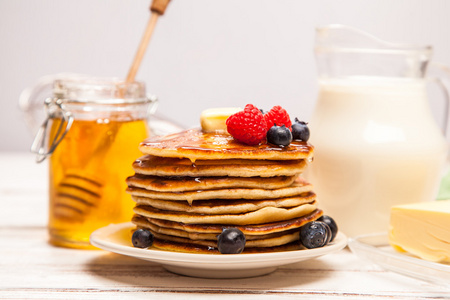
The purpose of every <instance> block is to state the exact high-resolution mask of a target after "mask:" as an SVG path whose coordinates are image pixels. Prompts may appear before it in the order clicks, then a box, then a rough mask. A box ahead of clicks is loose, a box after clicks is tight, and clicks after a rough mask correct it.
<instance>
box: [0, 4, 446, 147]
mask: <svg viewBox="0 0 450 300" xmlns="http://www.w3.org/2000/svg"><path fill="white" fill-rule="evenodd" d="M149 3H150V1H144V0H103V1H100V0H76V1H75V0H71V1H69V0H0V103H1V111H0V141H1V144H0V151H28V149H29V146H30V145H31V141H32V133H31V132H32V131H31V130H29V128H27V126H26V124H25V122H24V118H23V115H22V114H21V112H20V109H19V106H18V98H19V95H20V92H21V91H22V90H23V89H24V88H25V87H27V86H29V85H32V84H33V83H34V82H35V81H36V80H37V79H38V78H40V77H41V76H44V75H49V74H55V73H61V72H75V73H84V74H91V75H97V76H116V77H124V76H125V75H126V74H127V72H128V67H129V65H130V64H131V61H132V59H133V57H134V53H135V51H136V48H137V45H138V43H139V41H140V38H141V35H142V33H143V30H144V27H145V25H146V23H147V20H148V17H149V12H148V6H149ZM449 12H450V1H448V0H365V1H361V0H340V1H336V0H315V1H311V0H290V1H289V0H172V3H171V4H170V5H169V8H168V11H167V12H166V15H164V17H162V18H160V20H159V22H158V25H157V28H156V31H155V35H154V37H153V39H152V41H151V44H150V47H149V49H148V52H147V54H146V56H145V58H144V61H143V64H142V66H141V69H140V71H139V73H138V76H137V78H138V79H139V80H142V81H144V82H146V84H147V89H148V91H149V92H151V93H154V94H156V95H158V96H159V98H160V106H159V109H158V111H159V113H161V114H164V115H166V116H170V117H171V118H172V119H174V120H176V121H178V122H179V123H181V124H183V125H184V126H195V125H198V124H199V122H198V119H199V115H200V112H201V110H203V109H205V108H208V107H217V106H244V105H245V104H246V103H254V104H256V105H258V106H260V107H263V108H266V109H268V108H270V107H272V106H273V105H277V104H280V105H282V106H284V107H285V108H286V109H287V110H288V111H289V112H290V114H291V116H298V117H299V118H301V119H305V120H308V118H309V116H310V115H311V113H312V110H313V108H314V102H315V97H316V92H317V90H316V88H317V87H316V79H315V78H316V71H315V62H314V55H313V41H314V28H315V27H316V26H317V25H323V24H329V23H342V24H346V25H351V26H355V27H358V28H360V29H363V30H366V31H368V32H370V33H372V34H374V35H376V36H378V37H380V38H383V39H386V40H390V41H402V42H410V43H415V44H430V45H433V46H434V48H435V52H434V58H435V60H438V61H440V62H443V63H445V64H447V65H450V22H449ZM439 105H440V103H439V101H437V102H432V106H433V110H434V112H435V113H436V114H438V113H439V110H440V108H439Z"/></svg>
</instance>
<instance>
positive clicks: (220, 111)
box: [200, 107, 242, 132]
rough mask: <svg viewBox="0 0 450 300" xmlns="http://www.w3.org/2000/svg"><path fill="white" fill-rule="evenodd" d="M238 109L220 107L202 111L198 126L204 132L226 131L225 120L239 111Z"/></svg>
mask: <svg viewBox="0 0 450 300" xmlns="http://www.w3.org/2000/svg"><path fill="white" fill-rule="evenodd" d="M241 110H242V108H239V107H220V108H210V109H205V110H204V111H202V113H201V115H200V124H201V125H202V130H203V131H204V132H213V131H218V130H219V131H226V130H227V125H226V120H227V119H228V117H229V116H231V115H232V114H235V113H237V112H239V111H241Z"/></svg>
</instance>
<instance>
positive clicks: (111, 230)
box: [91, 222, 347, 278]
mask: <svg viewBox="0 0 450 300" xmlns="http://www.w3.org/2000/svg"><path fill="white" fill-rule="evenodd" d="M132 228H134V225H133V224H131V223H130V222H129V223H121V224H112V225H109V226H106V227H103V228H100V229H98V230H96V231H95V232H93V233H92V235H91V243H92V244H93V245H94V246H96V247H98V248H101V249H104V250H108V251H111V252H114V253H118V254H123V255H128V256H132V257H135V258H139V259H143V260H148V261H152V262H156V263H159V264H161V265H162V266H163V267H164V268H165V269H166V270H168V271H171V272H173V273H177V274H182V275H187V276H193V277H204V278H244V277H253V276H260V275H265V274H268V273H270V272H273V271H275V270H276V268H277V267H279V266H282V265H287V264H292V263H296V262H299V261H303V260H307V259H311V258H315V257H319V256H322V255H325V254H328V253H332V252H336V251H339V250H341V249H342V248H344V247H345V246H346V245H347V238H346V236H345V235H344V234H342V233H338V235H337V236H336V238H335V240H334V241H333V242H332V243H330V244H329V245H327V246H325V247H322V248H316V249H307V250H296V251H285V252H275V253H257V254H235V255H221V254H191V253H179V252H169V251H161V250H155V249H140V248H135V247H133V245H132V243H131V234H130V232H131V229H132Z"/></svg>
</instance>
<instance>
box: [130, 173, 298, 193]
mask: <svg viewBox="0 0 450 300" xmlns="http://www.w3.org/2000/svg"><path fill="white" fill-rule="evenodd" d="M295 178H296V176H276V177H228V176H220V177H160V176H150V175H140V174H135V175H134V176H130V177H128V178H127V180H126V182H127V184H128V186H131V187H138V188H143V189H146V190H150V191H157V192H186V191H198V190H211V189H224V188H257V189H266V190H272V189H280V188H283V187H287V186H290V185H291V184H292V183H293V182H294V180H295Z"/></svg>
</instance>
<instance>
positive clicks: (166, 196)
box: [127, 178, 312, 204]
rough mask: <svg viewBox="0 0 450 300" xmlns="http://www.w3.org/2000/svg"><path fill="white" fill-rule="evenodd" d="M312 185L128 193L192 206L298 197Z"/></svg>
mask: <svg viewBox="0 0 450 300" xmlns="http://www.w3.org/2000/svg"><path fill="white" fill-rule="evenodd" d="M311 190H312V185H310V184H309V183H307V182H306V181H304V180H302V179H300V178H298V179H297V180H296V181H295V182H294V183H293V184H292V185H291V186H288V187H285V188H281V189H276V190H263V189H238V188H237V189H231V188H230V189H217V190H199V191H187V192H175V193H169V192H155V191H149V190H146V189H141V188H135V187H128V188H127V192H128V193H129V194H131V195H132V196H135V197H146V198H151V199H160V200H172V201H187V202H189V204H192V203H193V201H194V200H195V201H198V200H209V199H251V200H255V199H275V198H285V197H293V196H298V195H301V194H303V193H307V192H310V191H311Z"/></svg>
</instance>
